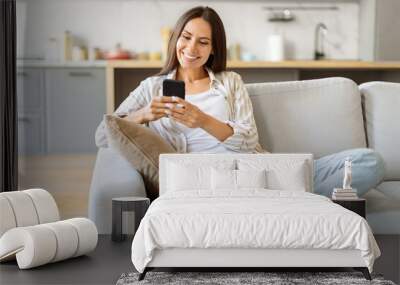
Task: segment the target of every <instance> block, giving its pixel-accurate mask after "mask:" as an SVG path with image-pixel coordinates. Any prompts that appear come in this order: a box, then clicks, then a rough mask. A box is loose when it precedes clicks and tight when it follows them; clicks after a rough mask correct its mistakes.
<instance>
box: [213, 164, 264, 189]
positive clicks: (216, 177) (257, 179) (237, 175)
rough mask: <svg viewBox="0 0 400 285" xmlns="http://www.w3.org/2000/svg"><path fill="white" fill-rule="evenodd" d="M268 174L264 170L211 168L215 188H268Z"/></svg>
mask: <svg viewBox="0 0 400 285" xmlns="http://www.w3.org/2000/svg"><path fill="white" fill-rule="evenodd" d="M266 186H267V176H266V171H265V169H262V170H227V169H215V168H213V169H212V170H211V188H212V189H213V190H222V189H223V190H231V191H234V190H240V189H241V188H266Z"/></svg>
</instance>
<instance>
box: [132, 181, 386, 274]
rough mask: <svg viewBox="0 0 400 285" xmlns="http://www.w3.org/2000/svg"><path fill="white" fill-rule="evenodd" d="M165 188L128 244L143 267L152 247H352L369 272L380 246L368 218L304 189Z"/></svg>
mask: <svg viewBox="0 0 400 285" xmlns="http://www.w3.org/2000/svg"><path fill="white" fill-rule="evenodd" d="M209 194H210V195H208V193H206V192H202V193H201V194H199V192H198V191H184V192H171V193H167V194H164V195H163V196H161V197H159V198H158V199H156V200H155V201H154V202H153V203H152V204H151V206H150V208H149V210H148V211H147V213H146V215H145V217H144V218H143V220H142V221H141V223H140V226H139V228H138V230H137V232H136V235H135V237H134V239H133V243H132V262H133V264H134V266H135V267H136V269H137V270H138V271H139V272H143V270H144V268H145V267H146V265H147V264H148V263H149V262H150V261H151V260H152V257H153V252H154V250H155V249H165V248H274V249H279V248H293V249H294V248H301V249H358V250H360V251H361V256H362V258H363V259H364V260H365V264H366V266H367V267H368V269H369V270H370V271H372V267H373V263H374V260H375V259H376V258H377V257H379V255H380V251H379V248H378V246H377V244H376V241H375V239H374V237H373V235H372V232H371V229H370V228H369V226H368V223H367V222H366V221H365V219H363V218H362V217H360V216H359V215H357V214H355V213H353V212H351V211H349V210H346V209H344V208H342V207H341V206H339V205H337V204H335V203H333V202H332V201H330V200H329V199H328V198H326V197H323V196H320V195H315V194H311V193H307V192H296V191H276V190H265V189H248V190H240V191H235V192H228V191H227V192H219V193H218V196H217V197H216V196H215V193H212V195H211V193H209Z"/></svg>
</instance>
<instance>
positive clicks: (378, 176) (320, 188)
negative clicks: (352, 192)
mask: <svg viewBox="0 0 400 285" xmlns="http://www.w3.org/2000/svg"><path fill="white" fill-rule="evenodd" d="M346 157H351V159H352V184H351V186H352V188H355V189H357V194H358V196H359V197H361V196H363V195H364V194H365V193H366V192H368V191H369V190H370V189H371V188H374V187H375V186H376V185H378V184H379V183H380V182H381V181H382V179H383V176H384V172H385V171H384V165H383V160H382V158H381V156H380V155H379V154H378V153H377V152H375V151H374V150H372V149H368V148H356V149H350V150H345V151H342V152H339V153H334V154H331V155H327V156H324V157H321V158H319V159H317V160H315V164H314V193H316V194H321V195H324V196H327V197H331V196H332V191H333V188H342V186H343V176H344V161H345V159H346Z"/></svg>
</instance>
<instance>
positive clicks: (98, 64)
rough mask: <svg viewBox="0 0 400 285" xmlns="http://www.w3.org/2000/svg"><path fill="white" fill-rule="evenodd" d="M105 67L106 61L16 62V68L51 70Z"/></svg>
mask: <svg viewBox="0 0 400 285" xmlns="http://www.w3.org/2000/svg"><path fill="white" fill-rule="evenodd" d="M106 66H107V61H106V60H95V61H89V60H88V61H68V62H60V61H46V60H17V67H34V68H42V67H51V68H65V67H70V68H84V67H88V68H89V67H91V68H92V67H95V68H105V67H106Z"/></svg>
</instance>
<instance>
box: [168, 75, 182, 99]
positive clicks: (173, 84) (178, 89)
mask: <svg viewBox="0 0 400 285" xmlns="http://www.w3.org/2000/svg"><path fill="white" fill-rule="evenodd" d="M163 96H176V97H179V98H182V99H183V100H185V82H183V81H181V80H173V79H164V81H163Z"/></svg>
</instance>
